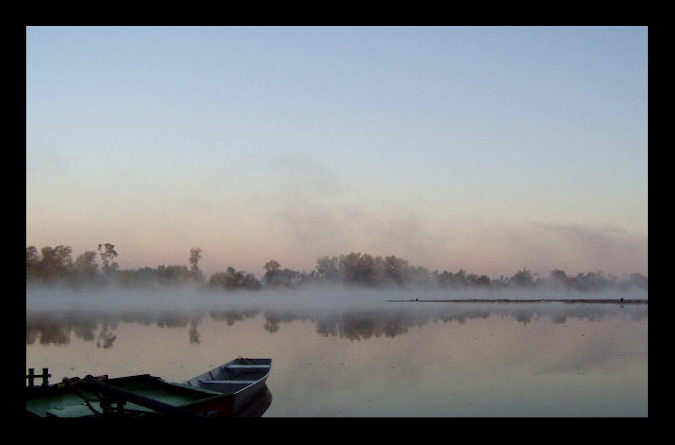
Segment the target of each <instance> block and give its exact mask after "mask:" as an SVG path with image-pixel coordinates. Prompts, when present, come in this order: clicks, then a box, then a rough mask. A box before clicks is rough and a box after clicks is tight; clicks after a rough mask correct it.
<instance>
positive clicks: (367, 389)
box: [27, 303, 648, 416]
mask: <svg viewBox="0 0 675 445" xmlns="http://www.w3.org/2000/svg"><path fill="white" fill-rule="evenodd" d="M647 324H648V307H647V305H637V306H629V305H626V306H624V307H620V306H618V305H599V304H598V305H569V304H556V303H550V304H539V305H537V304H518V305H509V304H459V305H454V304H393V303H392V304H387V305H380V307H379V308H375V307H367V308H366V307H359V308H357V307H354V308H349V307H345V308H341V309H335V310H327V309H321V310H319V309H315V310H312V309H308V310H294V309H288V310H282V309H271V308H263V309H255V308H249V309H243V308H238V309H229V310H219V309H211V310H203V311H178V310H175V311H164V312H159V311H145V312H143V311H137V310H128V311H123V310H115V311H106V312H99V311H87V310H83V311H61V312H54V311H37V310H35V311H33V310H29V312H28V319H27V361H28V363H27V366H30V367H35V368H42V367H49V368H50V372H51V373H52V374H53V375H54V378H55V379H61V378H62V377H64V376H74V375H80V376H83V375H86V374H90V373H91V374H105V373H107V374H109V375H110V376H111V377H112V376H121V375H129V374H136V373H139V374H140V373H151V374H154V375H159V376H162V377H164V378H166V379H167V380H175V381H180V380H185V379H187V378H189V377H192V376H193V375H195V374H198V373H201V372H203V371H204V370H205V369H209V368H210V367H212V366H215V365H218V364H220V363H224V362H226V361H229V360H230V359H232V358H234V357H237V356H239V355H246V356H251V357H253V356H260V357H272V358H273V359H274V366H273V371H272V375H271V376H270V379H269V388H270V390H271V392H272V394H273V395H274V402H273V403H272V406H271V407H270V409H269V410H268V412H267V413H266V416H305V415H310V416H326V415H327V416H399V415H400V416H416V415H422V416H483V415H485V416H521V415H526V416H527V415H534V416H540V415H543V416H558V415H561V416H568V415H569V416H584V415H607V416H612V415H646V414H647Z"/></svg>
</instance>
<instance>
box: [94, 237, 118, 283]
mask: <svg viewBox="0 0 675 445" xmlns="http://www.w3.org/2000/svg"><path fill="white" fill-rule="evenodd" d="M98 251H99V255H100V256H101V261H103V272H104V273H105V274H106V275H111V274H113V273H115V272H116V271H117V269H119V265H118V264H117V262H115V258H117V251H116V250H115V245H114V244H110V243H105V244H99V245H98Z"/></svg>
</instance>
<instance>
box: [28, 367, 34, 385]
mask: <svg viewBox="0 0 675 445" xmlns="http://www.w3.org/2000/svg"><path fill="white" fill-rule="evenodd" d="M26 378H27V379H28V387H29V388H32V387H33V386H34V384H35V369H34V368H28V375H27V376H26Z"/></svg>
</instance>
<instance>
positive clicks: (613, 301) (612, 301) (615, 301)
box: [385, 298, 649, 304]
mask: <svg viewBox="0 0 675 445" xmlns="http://www.w3.org/2000/svg"><path fill="white" fill-rule="evenodd" d="M385 302H386V303H568V304H578V303H590V304H649V300H648V299H630V300H624V299H597V300H592V299H586V298H582V299H566V300H561V299H555V300H553V299H543V298H536V299H508V298H498V299H484V298H473V299H464V300H455V299H450V300H419V299H415V300H385Z"/></svg>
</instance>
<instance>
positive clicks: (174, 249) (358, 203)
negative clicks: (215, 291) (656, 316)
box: [26, 27, 648, 277]
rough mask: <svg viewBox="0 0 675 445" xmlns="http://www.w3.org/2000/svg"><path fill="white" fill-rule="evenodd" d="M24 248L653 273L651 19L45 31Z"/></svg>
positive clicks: (167, 259) (37, 30)
mask: <svg viewBox="0 0 675 445" xmlns="http://www.w3.org/2000/svg"><path fill="white" fill-rule="evenodd" d="M26 37H27V40H26V43H27V79H26V87H27V88H26V104H27V114H26V120H27V128H26V131H27V133H26V136H27V146H26V162H27V164H26V168H27V170H26V173H27V183H26V205H27V209H26V210H27V214H26V222H27V226H26V237H27V239H26V244H27V245H35V246H38V247H42V246H47V245H49V246H55V245H59V244H64V245H68V246H72V248H73V253H74V255H75V256H77V255H79V254H80V253H83V252H84V251H86V250H96V247H97V245H98V244H100V243H105V242H111V243H113V244H115V246H116V250H117V252H118V253H119V258H118V261H119V263H120V266H121V267H122V268H134V267H142V266H146V265H147V266H151V267H156V266H157V265H160V264H186V265H187V264H188V257H189V250H190V248H191V247H200V248H201V249H202V251H203V253H202V261H201V267H202V269H203V270H205V271H206V272H208V273H213V272H216V271H221V270H225V269H226V268H227V267H228V266H232V267H235V268H236V269H243V270H246V271H249V272H253V273H255V274H256V275H258V276H260V274H261V273H262V267H263V265H264V263H265V262H267V261H268V260H270V259H275V260H277V261H278V262H280V263H281V265H282V267H289V268H292V269H298V270H306V271H310V270H312V269H313V268H314V266H315V264H316V259H317V258H319V257H321V256H325V255H329V256H332V255H340V254H347V253H349V252H367V253H370V254H373V255H383V256H384V255H396V256H399V257H403V258H406V259H408V260H409V261H410V262H411V263H413V264H415V265H421V266H424V267H427V268H429V269H431V270H451V271H457V270H458V269H460V268H463V269H465V270H468V271H470V272H474V273H479V274H487V275H490V276H496V277H498V276H499V275H502V274H503V275H505V276H510V275H512V274H513V273H514V272H515V271H516V270H518V269H521V268H523V267H525V268H528V269H529V270H531V271H534V272H537V273H539V274H548V272H549V271H550V270H552V269H554V268H561V269H564V270H566V271H567V272H568V273H578V272H587V271H604V272H607V273H612V274H617V275H618V274H623V273H632V272H639V273H644V274H646V273H647V196H648V190H647V28H646V27H28V28H27V31H26Z"/></svg>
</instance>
